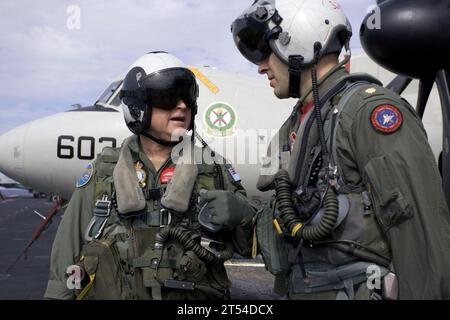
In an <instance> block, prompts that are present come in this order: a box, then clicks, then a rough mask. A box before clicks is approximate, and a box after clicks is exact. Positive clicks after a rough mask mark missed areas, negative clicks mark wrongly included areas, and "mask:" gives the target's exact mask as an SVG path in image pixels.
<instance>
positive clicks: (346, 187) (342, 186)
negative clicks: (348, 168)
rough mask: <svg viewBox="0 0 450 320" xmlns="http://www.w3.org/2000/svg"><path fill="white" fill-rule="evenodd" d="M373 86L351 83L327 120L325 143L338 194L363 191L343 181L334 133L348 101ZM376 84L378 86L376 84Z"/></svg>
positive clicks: (363, 81) (364, 83)
mask: <svg viewBox="0 0 450 320" xmlns="http://www.w3.org/2000/svg"><path fill="white" fill-rule="evenodd" d="M370 84H373V82H370V81H367V80H366V79H363V80H359V81H356V82H354V83H351V84H350V85H349V86H348V87H347V88H346V89H345V90H344V91H342V93H341V94H340V95H339V102H338V103H337V104H336V105H334V106H333V108H332V112H331V119H328V120H329V121H327V122H328V123H327V124H326V126H327V127H330V128H329V129H328V130H327V131H328V133H329V138H328V141H327V144H328V148H329V150H330V155H331V161H332V163H331V165H332V166H333V167H335V168H336V169H337V172H338V179H337V182H338V185H337V188H338V189H339V192H340V193H356V192H362V191H364V188H362V187H360V186H354V185H351V184H349V183H347V181H346V180H345V177H344V174H343V171H342V167H341V166H340V164H339V158H338V156H337V141H336V133H337V129H338V127H339V121H340V114H341V112H342V110H343V109H344V108H345V107H346V106H347V105H348V102H349V101H350V99H351V98H352V97H353V96H354V94H355V93H357V92H358V91H359V90H361V88H363V87H365V86H367V85H370ZM376 84H379V82H377V83H376Z"/></svg>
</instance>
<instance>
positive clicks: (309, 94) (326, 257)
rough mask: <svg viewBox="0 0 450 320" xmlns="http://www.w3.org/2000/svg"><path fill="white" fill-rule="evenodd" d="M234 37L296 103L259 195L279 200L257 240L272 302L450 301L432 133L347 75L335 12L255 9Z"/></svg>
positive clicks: (366, 80)
mask: <svg viewBox="0 0 450 320" xmlns="http://www.w3.org/2000/svg"><path fill="white" fill-rule="evenodd" d="M232 33H233V37H234V41H235V44H236V46H237V48H238V49H239V51H240V52H241V54H242V55H243V56H244V57H245V58H246V59H247V60H249V61H250V62H252V63H254V64H256V65H258V71H259V73H260V74H265V75H267V77H268V79H269V81H270V86H271V87H272V88H273V90H274V94H275V95H276V96H277V97H278V98H280V99H285V98H290V97H292V98H299V101H298V103H297V104H296V105H295V107H294V109H293V112H292V114H291V116H290V117H289V119H287V120H286V122H285V123H284V124H283V126H282V127H281V129H280V130H279V133H278V135H277V136H276V137H275V138H274V139H276V140H273V141H272V143H271V147H270V148H272V149H274V148H276V147H275V146H279V150H278V149H277V150H271V154H272V155H273V156H272V157H270V161H267V163H266V165H267V166H268V167H272V170H271V172H276V171H277V170H278V173H277V174H274V175H261V176H260V179H259V181H258V185H257V186H258V188H259V189H260V190H261V191H268V190H275V193H276V196H275V198H274V201H272V203H271V204H270V205H268V206H267V207H266V208H265V209H264V210H262V212H261V213H260V214H259V215H258V218H257V239H258V244H259V246H260V252H261V253H262V255H263V257H264V261H265V263H266V266H267V268H268V269H269V270H270V271H271V272H272V273H273V274H274V275H275V276H276V281H275V287H276V289H277V291H278V292H279V293H280V294H281V295H286V296H287V297H288V298H290V299H397V298H399V299H442V298H444V299H445V298H446V299H449V298H450V271H449V270H450V241H449V235H450V227H449V214H448V209H447V205H446V203H445V199H444V196H443V191H442V185H441V178H440V175H439V171H438V167H437V164H436V161H435V159H434V156H433V152H432V150H431V148H430V146H429V144H428V141H427V136H426V133H425V130H424V128H423V125H422V123H421V121H420V118H419V116H418V115H417V114H416V113H415V111H414V110H413V109H412V107H411V106H410V105H409V104H408V103H407V102H406V101H405V100H403V99H402V98H401V97H400V96H398V95H397V94H395V93H393V92H391V91H389V90H387V89H385V88H383V87H382V84H381V83H380V82H379V81H378V80H377V79H375V78H373V77H371V76H369V75H367V74H348V73H347V72H346V70H345V68H344V65H345V64H346V63H347V62H348V61H349V59H350V46H349V42H350V37H351V35H352V29H351V26H350V23H349V21H348V19H347V18H346V17H345V15H344V13H343V11H342V9H341V6H340V5H339V3H338V2H336V1H334V0H323V1H322V0H256V1H254V2H253V4H252V5H251V6H250V7H249V8H248V9H247V10H245V11H244V13H243V14H242V15H241V16H240V17H238V18H237V19H236V20H235V21H234V22H233V24H232ZM342 48H345V49H346V51H347V55H346V57H345V59H343V61H341V62H339V54H340V53H341V51H342ZM280 159H284V160H285V161H283V160H280ZM274 169H275V171H274Z"/></svg>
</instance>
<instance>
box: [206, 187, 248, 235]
mask: <svg viewBox="0 0 450 320" xmlns="http://www.w3.org/2000/svg"><path fill="white" fill-rule="evenodd" d="M199 203H200V206H201V207H202V209H203V210H201V211H200V212H199V222H200V224H202V225H203V226H204V227H205V228H206V229H208V230H209V231H212V232H217V231H220V230H225V231H230V230H233V229H234V228H236V227H237V226H238V225H241V224H244V223H246V222H249V221H250V220H252V219H253V216H254V214H255V210H254V209H253V207H252V206H251V205H250V204H248V203H247V202H245V201H244V200H241V199H239V197H237V196H236V195H234V194H233V193H232V192H231V191H225V190H211V191H206V190H201V191H200V202H199Z"/></svg>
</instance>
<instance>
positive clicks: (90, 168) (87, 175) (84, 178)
mask: <svg viewBox="0 0 450 320" xmlns="http://www.w3.org/2000/svg"><path fill="white" fill-rule="evenodd" d="M93 173H94V165H93V164H92V163H89V164H88V165H87V166H86V170H85V171H84V172H83V174H82V175H81V178H80V179H79V180H78V181H77V188H81V187H84V186H85V185H87V184H88V183H89V181H91V178H92V174H93Z"/></svg>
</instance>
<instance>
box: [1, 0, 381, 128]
mask: <svg viewBox="0 0 450 320" xmlns="http://www.w3.org/2000/svg"><path fill="white" fill-rule="evenodd" d="M340 2H341V3H342V5H343V7H344V9H345V10H346V12H347V13H348V14H349V16H350V19H351V20H352V22H353V27H354V30H355V32H354V34H355V37H354V38H355V40H354V41H355V42H352V45H354V46H355V47H358V46H359V41H358V39H357V38H358V36H357V30H358V29H359V23H360V21H362V18H363V16H364V15H365V11H366V8H367V6H368V5H369V4H371V3H373V2H374V1H373V0H364V1H357V2H356V1H354V0H351V1H350V0H342V1H340ZM251 3H252V1H251V0H248V1H242V0H227V1H221V2H219V1H210V0H209V1H208V0H169V1H168V0H133V1H130V0H127V1H125V0H113V1H106V0H97V1H88V0H70V1H69V0H64V1H61V0H43V1H32V0H18V1H1V3H0V12H2V13H3V14H2V19H0V61H2V63H1V64H0V83H1V84H2V85H1V86H0V99H1V100H0V114H3V113H5V112H7V110H9V108H10V107H11V106H14V109H15V110H18V111H20V110H21V112H22V111H23V112H22V113H23V114H25V113H26V114H28V116H27V117H17V118H15V119H14V118H11V119H9V120H5V119H4V118H3V117H2V118H0V121H2V122H3V121H8V126H13V125H14V124H13V123H14V122H15V124H16V125H19V124H20V123H22V122H21V121H25V120H27V121H28V119H29V118H31V119H32V117H35V118H38V117H40V116H42V114H47V113H55V112H61V111H64V110H67V109H68V106H69V105H71V104H73V103H82V104H83V105H87V104H90V103H92V102H93V101H95V100H96V98H97V97H98V96H99V95H100V93H101V92H102V91H103V90H104V89H105V88H106V86H107V85H108V84H109V83H110V82H111V81H112V80H113V79H114V78H115V77H116V76H117V75H119V74H122V73H123V72H125V70H126V69H127V68H128V66H129V65H131V63H132V62H133V61H134V60H136V59H137V58H138V57H139V56H141V55H142V54H144V53H146V52H148V51H153V50H166V51H169V52H171V53H173V54H175V55H177V56H178V57H180V58H181V59H182V60H184V61H185V62H186V63H188V64H190V65H196V66H200V65H210V66H215V67H218V68H221V69H224V70H228V71H234V72H240V73H244V74H248V75H251V76H254V77H257V76H258V75H257V73H256V67H255V66H254V65H252V64H250V63H249V62H247V61H246V60H245V59H243V58H242V57H241V56H240V54H239V52H238V50H237V49H236V48H235V46H234V43H233V39H232V37H231V33H230V25H231V22H232V21H233V20H234V19H235V18H236V17H237V16H238V15H240V13H241V12H242V11H243V10H244V9H245V8H246V7H248V6H249V5H250V4H251ZM69 5H76V6H78V8H79V10H80V29H79V30H77V29H75V30H70V29H68V28H67V20H68V19H69V18H70V17H71V14H70V13H68V12H67V8H68V6H69ZM5 13H7V14H5ZM36 106H39V107H43V108H44V111H43V112H41V111H40V110H37V109H36ZM4 128H5V125H4V123H0V133H2V132H4V131H5V130H4Z"/></svg>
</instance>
